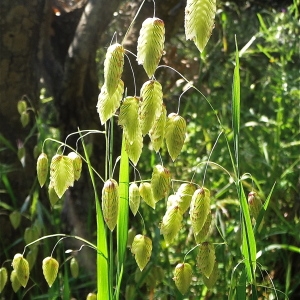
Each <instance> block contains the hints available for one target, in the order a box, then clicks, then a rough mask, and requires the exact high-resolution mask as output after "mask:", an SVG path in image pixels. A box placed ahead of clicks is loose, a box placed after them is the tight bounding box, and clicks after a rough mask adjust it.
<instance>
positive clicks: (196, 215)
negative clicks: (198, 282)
mask: <svg viewBox="0 0 300 300" xmlns="http://www.w3.org/2000/svg"><path fill="white" fill-rule="evenodd" d="M170 187H171V176H170V172H169V171H168V170H167V169H166V168H165V167H163V166H161V165H156V166H155V167H154V169H153V172H152V177H151V181H150V182H141V183H140V185H139V186H138V184H137V183H136V182H132V183H131V185H130V187H129V206H130V209H131V211H132V213H133V214H134V215H135V214H136V213H137V211H138V208H139V206H140V202H141V199H143V200H144V201H145V203H146V204H147V205H149V206H150V207H152V208H153V209H155V205H156V203H157V202H158V201H159V200H161V199H167V208H166V213H165V215H164V216H163V218H162V222H161V225H160V232H161V234H162V235H163V236H164V239H165V242H166V244H168V245H169V244H171V243H172V242H173V240H174V239H175V237H176V236H177V234H178V233H179V231H180V229H181V227H182V220H183V215H184V213H185V212H186V211H187V210H188V209H189V215H190V221H191V226H192V231H193V233H194V238H195V242H196V244H199V250H198V255H197V266H198V268H199V270H200V272H201V273H202V274H203V281H204V282H205V284H206V285H207V286H208V287H209V288H211V287H212V286H213V285H214V284H215V282H216V280H217V274H218V272H217V271H218V269H217V263H216V257H215V250H214V246H213V244H212V243H209V242H207V241H206V240H207V238H208V236H209V233H210V227H211V223H212V214H211V209H210V193H209V191H208V190H207V189H206V188H198V189H197V187H196V185H195V184H193V183H182V184H181V185H180V186H179V188H178V190H177V191H176V193H174V194H171V195H169V192H170ZM131 252H132V253H133V254H134V257H135V260H136V262H137V265H138V267H139V269H140V270H141V271H142V270H143V269H144V268H145V266H146V265H147V263H148V261H149V260H150V257H151V252H152V241H151V239H150V238H149V237H147V236H145V235H142V234H137V235H135V237H134V238H133V242H132V245H131ZM191 280H192V268H191V265H190V264H188V263H180V264H178V265H177V266H176V268H175V271H174V281H175V284H176V286H177V288H178V289H179V291H180V292H181V293H182V294H185V293H186V292H187V291H188V289H189V286H190V283H191Z"/></svg>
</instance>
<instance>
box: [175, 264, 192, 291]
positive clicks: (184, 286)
mask: <svg viewBox="0 0 300 300" xmlns="http://www.w3.org/2000/svg"><path fill="white" fill-rule="evenodd" d="M173 279H174V281H175V285H176V287H177V288H178V290H179V292H180V293H181V294H182V295H184V294H185V293H186V292H187V291H188V289H189V287H190V284H191V281H192V267H191V265H190V264H189V263H179V264H178V265H177V266H176V268H175V270H174V277H173Z"/></svg>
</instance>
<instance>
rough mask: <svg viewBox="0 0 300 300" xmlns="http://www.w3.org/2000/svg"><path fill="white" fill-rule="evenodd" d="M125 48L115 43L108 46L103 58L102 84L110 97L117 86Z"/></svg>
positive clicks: (121, 70)
mask: <svg viewBox="0 0 300 300" xmlns="http://www.w3.org/2000/svg"><path fill="white" fill-rule="evenodd" d="M124 53H125V50H124V48H123V46H122V45H120V44H118V43H116V44H113V45H111V46H109V47H108V49H107V52H106V56H105V60H104V85H105V87H106V91H107V93H108V95H109V96H110V97H112V96H113V94H114V93H115V91H116V89H117V88H118V85H119V81H120V79H121V75H122V72H123V66H124Z"/></svg>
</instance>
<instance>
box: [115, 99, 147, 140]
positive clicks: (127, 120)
mask: <svg viewBox="0 0 300 300" xmlns="http://www.w3.org/2000/svg"><path fill="white" fill-rule="evenodd" d="M138 113H139V98H138V97H126V98H125V99H124V101H123V103H122V105H121V108H120V114H119V122H118V124H119V125H122V126H123V132H124V134H125V136H126V140H127V141H128V143H129V144H132V143H133V142H134V141H135V140H136V139H137V138H140V136H141V135H142V131H141V127H140V124H139V118H138Z"/></svg>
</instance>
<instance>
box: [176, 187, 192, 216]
mask: <svg viewBox="0 0 300 300" xmlns="http://www.w3.org/2000/svg"><path fill="white" fill-rule="evenodd" d="M195 191H196V185H195V184H193V183H182V184H181V185H180V187H179V189H178V190H177V192H176V195H177V196H178V197H179V201H178V204H177V205H178V206H179V207H180V209H181V211H182V213H185V212H186V211H187V209H188V208H189V207H190V204H191V201H192V196H193V194H194V192H195Z"/></svg>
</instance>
